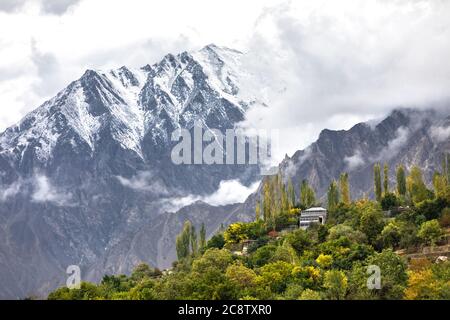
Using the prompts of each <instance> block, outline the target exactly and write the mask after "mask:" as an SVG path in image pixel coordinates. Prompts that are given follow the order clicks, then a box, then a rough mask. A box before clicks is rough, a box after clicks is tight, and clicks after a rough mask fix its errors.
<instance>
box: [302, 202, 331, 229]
mask: <svg viewBox="0 0 450 320" xmlns="http://www.w3.org/2000/svg"><path fill="white" fill-rule="evenodd" d="M326 220H327V209H325V208H322V207H313V208H309V209H306V210H303V211H302V212H301V214H300V221H299V225H300V228H303V229H306V228H308V227H309V225H310V224H311V223H319V224H324V223H325V221H326Z"/></svg>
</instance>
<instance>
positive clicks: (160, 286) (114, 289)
mask: <svg viewBox="0 0 450 320" xmlns="http://www.w3.org/2000/svg"><path fill="white" fill-rule="evenodd" d="M373 170H374V172H373V178H374V181H373V183H374V190H375V195H376V199H375V200H369V199H368V198H366V197H363V198H360V199H351V196H350V192H349V189H350V186H349V176H348V174H347V173H343V174H342V175H341V177H340V179H339V181H331V182H330V185H329V188H328V193H327V208H328V219H327V221H326V223H325V224H323V225H322V224H313V225H312V226H310V227H309V228H308V229H306V230H303V229H299V228H297V227H296V225H297V222H298V215H299V214H300V212H301V210H302V209H305V208H308V207H311V206H315V205H324V204H320V203H317V200H316V197H315V192H314V190H313V188H312V187H311V186H310V185H309V184H308V182H307V181H306V180H304V181H301V182H298V183H300V186H299V190H300V192H299V194H296V192H295V191H294V187H293V184H294V182H293V181H291V180H289V179H288V183H287V184H286V185H285V184H284V183H283V181H284V179H283V177H281V175H280V174H279V175H276V176H273V177H268V178H266V179H265V181H264V187H263V193H262V198H261V199H260V201H259V202H258V204H257V207H256V212H255V220H254V221H253V222H250V223H234V224H231V225H229V226H228V227H226V228H224V229H223V230H222V231H221V232H219V233H217V234H215V235H214V236H213V237H212V238H210V239H209V240H208V241H207V240H206V236H205V235H206V230H205V228H204V225H203V226H202V227H201V228H200V230H196V228H195V227H194V226H193V225H192V224H191V223H190V222H189V221H186V223H185V225H184V228H183V231H182V232H181V233H180V234H179V235H178V237H177V239H176V248H177V254H178V261H177V262H175V263H174V265H173V268H171V269H170V270H164V271H160V270H158V269H154V268H152V267H150V266H148V265H146V264H140V265H138V266H137V267H136V268H135V270H134V271H133V272H132V274H131V275H129V276H127V275H105V276H104V277H103V280H102V281H101V283H99V284H92V283H86V282H83V283H82V284H81V287H80V288H79V289H68V288H60V289H58V290H56V291H54V292H52V293H51V294H50V295H49V297H48V298H49V299H301V300H311V299H314V300H317V299H337V300H341V299H450V262H449V261H448V260H447V258H448V256H449V249H448V248H449V246H448V238H449V230H450V183H449V182H450V157H449V156H448V155H444V156H443V160H442V168H441V170H440V172H435V174H434V176H433V181H432V183H430V184H429V185H428V184H427V183H426V181H424V179H423V177H422V172H421V169H420V168H418V167H413V168H412V169H411V170H409V172H407V171H406V170H405V169H404V167H403V166H402V165H400V166H398V167H397V168H389V167H388V166H387V165H382V164H376V165H375V166H374V168H373ZM390 170H394V171H395V176H396V181H395V183H393V182H391V181H389V176H390ZM392 185H395V189H392V190H391V189H389V186H392ZM431 186H432V187H431ZM377 268H379V271H380V276H381V277H380V278H379V282H377V279H376V278H374V276H375V277H376V269H377ZM374 270H375V271H374ZM377 284H379V286H377Z"/></svg>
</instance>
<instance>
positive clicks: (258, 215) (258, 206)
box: [255, 200, 261, 221]
mask: <svg viewBox="0 0 450 320" xmlns="http://www.w3.org/2000/svg"><path fill="white" fill-rule="evenodd" d="M260 218H261V203H260V201H259V200H257V201H256V206H255V219H256V221H258V220H259V219H260Z"/></svg>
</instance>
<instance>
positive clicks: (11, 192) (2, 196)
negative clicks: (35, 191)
mask: <svg viewBox="0 0 450 320" xmlns="http://www.w3.org/2000/svg"><path fill="white" fill-rule="evenodd" d="M20 188H21V183H20V182H19V181H16V182H14V183H12V184H11V185H9V186H7V187H2V188H1V189H0V201H6V200H7V199H8V198H9V197H13V196H15V195H16V194H18V193H19V191H20Z"/></svg>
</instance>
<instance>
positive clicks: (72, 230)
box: [0, 45, 259, 298]
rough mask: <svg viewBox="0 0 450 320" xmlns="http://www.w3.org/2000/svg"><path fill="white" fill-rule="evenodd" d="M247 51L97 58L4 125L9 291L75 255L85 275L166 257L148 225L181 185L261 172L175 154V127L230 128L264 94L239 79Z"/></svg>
mask: <svg viewBox="0 0 450 320" xmlns="http://www.w3.org/2000/svg"><path fill="white" fill-rule="evenodd" d="M242 55H243V54H242V53H240V52H238V51H235V50H231V49H227V48H222V47H217V46H214V45H210V46H207V47H205V48H203V49H201V50H200V51H197V52H192V53H188V52H183V53H181V54H178V55H172V54H169V55H166V56H165V57H164V58H163V59H162V60H161V61H160V62H159V63H156V64H154V65H147V66H145V67H143V68H141V69H137V70H134V69H128V68H126V67H122V68H119V69H117V70H110V71H98V70H97V71H95V70H88V71H86V72H85V74H84V75H83V76H82V77H81V78H80V79H78V80H76V81H74V82H73V83H71V84H70V85H69V86H68V87H67V88H66V89H64V90H63V91H61V92H60V93H58V94H57V96H56V97H54V98H53V99H51V100H49V101H47V102H45V103H44V104H43V105H42V106H40V107H39V108H37V109H36V110H35V111H33V112H31V113H30V114H28V115H27V116H26V117H25V118H24V119H23V120H22V121H21V122H20V123H19V124H17V125H15V126H13V127H11V128H9V129H7V130H6V131H5V132H4V133H3V134H1V135H0V201H1V206H0V240H1V242H0V258H1V259H0V284H1V285H0V298H14V297H23V296H26V295H30V294H37V295H39V294H42V293H45V292H47V291H48V290H50V289H53V288H54V287H55V286H56V285H57V284H61V283H64V281H65V280H64V279H65V278H66V274H65V270H66V268H67V266H69V265H79V266H80V267H81V269H82V277H83V279H85V280H99V279H98V278H95V276H96V275H97V273H96V272H95V270H102V269H103V268H106V270H111V272H119V271H120V272H125V271H129V268H130V267H131V263H128V264H127V263H126V262H124V260H123V258H125V257H131V256H134V257H136V259H141V260H144V261H146V262H149V263H151V264H152V265H159V263H158V261H160V260H161V257H162V256H163V255H165V252H161V250H162V249H161V246H159V245H158V243H159V242H160V240H161V238H162V237H163V236H164V234H162V233H161V232H155V231H152V232H151V233H150V234H149V235H147V239H148V242H147V243H145V244H140V246H139V248H138V247H137V246H136V245H135V243H134V242H133V239H135V238H136V234H137V233H138V232H139V230H141V228H142V226H144V225H146V226H154V225H158V223H159V221H165V219H166V218H167V217H166V216H165V215H163V216H162V217H160V215H162V214H163V213H164V212H165V211H166V210H167V205H168V204H170V205H176V203H173V202H176V199H177V197H180V196H185V195H208V194H211V193H213V192H214V191H216V190H217V188H218V187H219V184H220V182H221V181H223V180H229V179H240V181H241V182H242V183H243V184H246V185H249V184H250V183H252V182H254V181H255V180H256V179H258V173H259V171H258V168H257V167H256V166H246V165H236V166H223V165H208V166H198V165H197V166H196V165H182V166H177V165H175V164H173V163H172V161H171V158H170V153H171V150H172V146H173V145H174V144H175V143H177V142H174V141H171V133H172V132H173V131H174V130H175V129H177V128H187V129H191V128H192V126H193V125H194V123H195V122H199V123H201V124H202V125H203V126H204V127H206V128H214V129H219V130H225V129H227V128H233V126H234V124H235V123H236V122H238V121H240V120H242V119H243V118H244V113H245V111H246V110H247V109H248V107H249V105H251V104H253V103H258V101H257V99H256V98H254V97H255V95H254V94H253V93H252V92H251V90H250V89H249V88H248V87H247V88H246V91H245V92H244V91H243V90H241V89H240V85H241V83H242V82H245V78H246V77H247V75H246V74H245V72H243V71H242V70H241V69H242V68H241V65H240V64H241V62H240V61H241V59H242ZM161 223H162V222H161ZM169 227H170V225H169ZM175 227H176V226H175ZM215 227H216V226H215V224H214V225H207V228H208V230H210V229H212V228H215ZM169 229H170V228H169ZM174 230H175V229H174ZM174 232H175V231H174ZM170 254H172V253H170ZM131 261H134V260H131ZM167 264H170V262H168V263H164V265H167ZM109 267H110V268H109ZM103 273H104V270H103V272H101V273H98V275H100V274H103Z"/></svg>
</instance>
